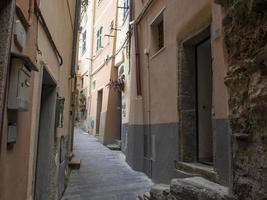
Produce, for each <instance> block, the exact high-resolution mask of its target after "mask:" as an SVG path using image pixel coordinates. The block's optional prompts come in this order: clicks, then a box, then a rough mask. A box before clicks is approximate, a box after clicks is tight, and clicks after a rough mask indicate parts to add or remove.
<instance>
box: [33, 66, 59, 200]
mask: <svg viewBox="0 0 267 200" xmlns="http://www.w3.org/2000/svg"><path fill="white" fill-rule="evenodd" d="M56 98H57V86H56V82H55V81H54V79H53V78H52V76H51V75H50V74H49V73H48V71H47V70H46V69H45V68H43V80H42V94H41V104H40V117H39V131H38V140H37V157H36V172H35V191H34V199H35V200H47V199H49V194H50V185H51V182H52V180H51V173H52V172H51V168H52V166H51V165H52V163H53V162H52V161H53V147H54V131H55V113H56Z"/></svg>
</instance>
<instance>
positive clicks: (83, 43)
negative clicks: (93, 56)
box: [82, 31, 86, 54]
mask: <svg viewBox="0 0 267 200" xmlns="http://www.w3.org/2000/svg"><path fill="white" fill-rule="evenodd" d="M82 39H83V41H82V54H84V53H85V52H86V31H84V32H83V34H82Z"/></svg>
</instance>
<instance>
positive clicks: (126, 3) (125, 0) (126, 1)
mask: <svg viewBox="0 0 267 200" xmlns="http://www.w3.org/2000/svg"><path fill="white" fill-rule="evenodd" d="M122 9H123V12H122V19H123V20H125V18H126V16H127V14H128V11H129V0H123V8H122Z"/></svg>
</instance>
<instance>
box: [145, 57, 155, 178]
mask: <svg viewBox="0 0 267 200" xmlns="http://www.w3.org/2000/svg"><path fill="white" fill-rule="evenodd" d="M146 57H147V89H148V95H147V101H148V105H147V118H148V119H147V126H148V130H147V132H148V145H149V147H150V148H149V167H150V177H152V164H153V160H154V154H155V149H154V148H155V147H154V141H153V140H152V134H151V87H150V84H151V83H150V63H149V52H147V53H146ZM143 103H144V102H143Z"/></svg>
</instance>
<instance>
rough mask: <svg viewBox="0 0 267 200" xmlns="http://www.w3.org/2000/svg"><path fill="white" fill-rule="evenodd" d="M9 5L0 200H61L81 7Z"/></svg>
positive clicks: (5, 8)
mask: <svg viewBox="0 0 267 200" xmlns="http://www.w3.org/2000/svg"><path fill="white" fill-rule="evenodd" d="M6 2H7V3H6V4H5V5H3V8H2V5H1V21H3V23H6V24H5V25H7V26H3V28H6V27H7V29H6V30H8V31H6V32H5V33H8V34H7V35H5V36H3V37H2V35H1V40H2V38H3V39H6V41H5V44H7V45H8V44H10V50H9V51H8V52H6V54H7V56H6V57H4V58H5V59H3V61H4V63H5V64H6V65H5V66H4V67H5V68H6V69H8V70H7V71H9V75H8V76H7V82H6V83H7V84H6V85H5V87H4V88H2V89H3V91H4V89H5V91H6V92H5V94H4V97H2V98H1V103H2V101H3V100H5V101H4V104H1V105H4V107H3V108H4V109H3V111H4V112H3V113H2V112H1V116H3V127H2V128H1V157H0V159H1V160H0V168H1V173H0V176H1V181H0V199H1V200H2V199H3V200H13V199H22V200H23V199H25V200H26V199H27V200H30V199H44V200H47V199H59V198H60V197H61V195H62V193H63V190H64V182H65V174H66V172H67V171H66V170H67V161H68V155H69V154H70V151H71V144H72V129H73V115H72V114H73V105H72V103H73V102H72V98H71V97H72V92H73V91H74V86H75V81H74V79H73V78H70V77H71V68H73V67H75V64H74V65H73V63H74V62H73V60H72V57H73V56H72V55H73V44H75V43H74V42H73V40H74V39H73V38H75V37H74V35H75V34H74V32H75V24H77V23H75V20H74V19H75V18H76V19H77V12H76V10H77V8H79V3H77V4H76V1H57V2H54V1H34V0H30V1H25V0H23V1H22V0H21V1H16V3H15V1H6ZM78 2H79V1H78ZM4 12H6V13H4ZM78 12H79V11H78ZM2 14H3V15H2ZM3 16H4V17H3ZM7 16H8V17H7ZM78 16H79V15H78ZM76 26H77V25H76ZM1 34H4V32H1ZM6 49H9V48H6ZM2 51H3V49H2V46H1V55H2ZM74 57H76V55H75V56H74ZM2 58H3V57H1V63H2ZM3 69H4V68H3ZM14 188H16V189H14Z"/></svg>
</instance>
